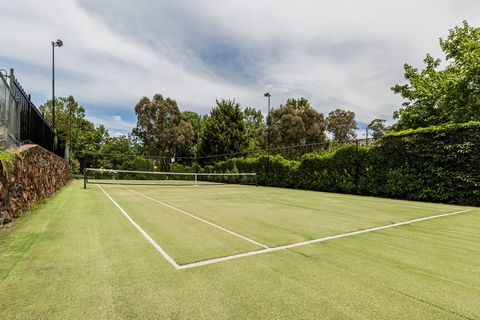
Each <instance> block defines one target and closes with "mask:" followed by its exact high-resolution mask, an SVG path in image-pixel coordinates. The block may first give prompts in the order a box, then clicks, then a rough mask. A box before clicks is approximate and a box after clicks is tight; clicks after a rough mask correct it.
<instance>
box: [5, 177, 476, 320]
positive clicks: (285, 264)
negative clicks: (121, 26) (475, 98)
mask: <svg viewBox="0 0 480 320" xmlns="http://www.w3.org/2000/svg"><path fill="white" fill-rule="evenodd" d="M213 188H216V187H211V188H203V189H201V187H199V190H198V191H196V192H197V193H198V195H197V196H193V195H192V194H186V192H187V189H186V188H185V189H181V190H179V189H174V188H172V189H169V188H163V189H159V190H157V189H155V190H152V189H149V188H144V189H141V187H136V189H135V190H140V189H141V190H142V191H141V192H149V193H150V192H151V195H152V197H153V196H155V197H158V198H159V199H160V200H165V201H167V202H168V201H170V202H168V203H170V204H172V205H175V206H179V207H181V208H182V209H184V210H187V209H188V210H187V211H189V210H191V211H192V213H193V211H195V214H202V216H204V217H208V218H211V219H214V220H215V222H217V223H220V222H222V223H228V224H229V225H228V226H238V228H236V229H235V230H234V231H236V232H240V231H245V232H246V233H248V235H249V236H250V235H251V236H252V237H255V239H263V240H265V241H269V243H268V244H269V245H270V244H276V243H285V242H289V241H290V240H295V239H304V238H309V237H314V236H316V235H317V234H318V235H324V234H328V233H329V232H332V231H334V232H335V233H336V232H337V231H342V230H344V229H345V228H348V227H350V226H353V227H354V229H358V228H361V227H364V226H365V225H369V226H370V225H372V224H376V223H379V224H384V222H387V223H390V222H393V221H402V220H408V219H411V218H415V217H418V216H425V215H430V214H438V213H442V212H452V211H456V210H458V207H453V206H443V205H436V204H426V203H413V202H405V201H396V200H386V199H378V198H377V199H375V198H361V197H353V196H346V195H334V194H324V193H314V192H307V191H294V190H285V189H274V188H253V191H249V190H250V189H248V188H247V187H240V188H235V187H229V186H226V187H220V188H217V189H215V190H212V189H213ZM207 189H208V190H207ZM222 190H223V192H220V191H222ZM123 191H125V190H123ZM123 191H120V190H116V189H113V188H109V189H107V192H111V193H112V196H114V197H115V196H117V197H118V199H117V198H116V199H117V200H119V202H120V201H123V202H125V203H126V202H128V201H126V199H125V198H123V197H122V196H121V194H120V192H123ZM117 192H118V194H116V193H117ZM221 193H226V194H221ZM235 193H238V194H235ZM200 194H201V195H200ZM252 194H253V196H254V197H255V198H259V199H260V200H258V199H253V198H252ZM162 197H165V199H161V198H162ZM242 197H243V200H242ZM167 198H168V199H167ZM121 199H123V200H121ZM215 199H217V200H215ZM220 199H224V200H223V202H228V204H225V203H224V205H225V206H227V209H225V208H224V210H223V211H224V212H223V215H222V212H221V211H222V210H220V209H221V208H218V207H219V202H218V201H220ZM308 199H311V200H308ZM137 200H138V196H137ZM186 200H187V201H186ZM194 200H195V201H202V203H201V204H200V203H198V202H197V203H195V201H194ZM266 200H269V201H266ZM142 201H143V200H142ZM145 201H146V199H145ZM211 201H214V202H215V201H217V202H216V205H214V204H211V208H205V206H206V205H207V204H208V203H210V202H211ZM258 202H265V203H267V202H268V203H270V204H263V206H264V207H263V208H265V209H267V208H277V209H278V212H279V213H277V214H278V219H276V221H277V222H278V223H279V224H278V225H279V226H280V227H278V228H276V227H275V226H276V225H271V224H269V223H268V221H269V219H268V218H271V217H272V216H273V217H274V218H275V217H277V216H276V215H275V212H263V214H262V212H257V211H254V210H255V208H257V204H258ZM278 202H281V203H278ZM242 205H244V207H242ZM258 205H259V204H258ZM144 206H147V207H146V209H148V211H149V212H148V214H145V219H147V216H149V217H150V218H149V219H152V215H153V214H154V212H157V213H158V214H160V215H162V216H164V217H168V218H165V219H166V220H164V221H165V222H166V223H167V222H168V225H169V226H171V227H172V228H175V229H174V230H176V231H175V232H173V231H172V234H171V235H170V237H172V236H175V234H176V235H177V240H178V244H175V243H174V242H172V243H171V246H172V247H171V248H170V249H172V250H173V249H177V250H181V249H180V248H181V247H183V244H188V245H195V246H196V247H197V248H198V250H203V251H202V252H204V253H208V252H210V251H211V253H212V254H213V255H217V254H223V253H224V252H226V251H229V250H230V251H236V250H239V251H243V250H244V249H247V248H246V247H242V246H244V245H245V244H243V243H241V244H239V243H238V242H237V239H232V238H230V236H228V237H225V236H224V235H220V234H218V237H220V238H221V239H222V241H225V242H224V245H223V246H222V245H218V242H217V241H216V240H218V239H216V236H213V234H217V233H214V232H213V231H212V230H208V233H209V235H204V234H201V233H198V231H195V230H197V229H195V228H194V227H195V226H197V225H196V222H195V224H193V222H187V221H186V220H184V219H183V218H178V219H177V218H175V217H173V216H174V214H173V212H170V211H165V210H161V211H157V210H159V208H160V207H159V206H153V205H151V204H148V205H147V204H144ZM407 206H414V207H425V208H436V209H439V210H438V211H437V210H426V209H421V208H413V207H407ZM125 207H127V204H125ZM312 207H313V208H315V207H317V209H318V210H316V211H315V210H314V209H312ZM202 208H203V209H202ZM242 208H243V209H242ZM322 208H324V209H325V210H324V211H325V213H322V212H323V211H322V210H321V209H322ZM130 209H134V208H133V207H132V208H130ZM208 209H215V212H213V210H212V211H211V210H208ZM217 209H218V210H217ZM352 209H355V212H353V211H352ZM335 210H337V212H336V213H337V215H338V216H340V217H338V218H337V219H335V216H336V215H335ZM266 211H267V210H266ZM139 212H140V210H139ZM225 212H226V213H225ZM229 212H231V213H229ZM289 212H290V214H291V215H292V216H294V217H291V218H289V217H288V213H289ZM315 212H317V214H318V215H319V216H320V217H317V216H316V214H315ZM369 212H370V213H371V216H370V217H369V215H368V213H369ZM382 212H383V213H382ZM129 213H130V212H129ZM131 214H132V216H133V215H135V214H136V215H139V214H141V213H133V212H132V213H131ZM307 218H309V219H310V221H304V220H305V219H307ZM250 219H256V220H253V221H250ZM332 219H334V220H332ZM352 219H353V220H355V221H357V222H358V224H353V225H352V224H350V222H349V221H350V220H352ZM243 220H246V221H243ZM146 221H147V220H145V222H146ZM148 221H157V220H156V219H153V220H148ZM239 222H242V223H239ZM174 225H175V226H174ZM289 225H290V226H291V228H288V226H289ZM142 227H145V226H143V225H142ZM198 227H199V228H203V227H200V226H198ZM316 228H318V231H316ZM188 232H194V233H195V236H189V235H187V234H186V233H188ZM263 232H265V233H266V235H264V236H263V235H262V233H263ZM282 232H284V233H285V237H284V238H282V237H281V235H282ZM162 236H163V234H160V233H159V234H158V235H156V237H158V239H156V240H158V241H159V242H160V240H161V241H163V242H165V244H166V243H167V242H168V241H172V239H169V238H168V236H165V238H161V237H162ZM262 237H263V238H262ZM192 242H194V244H192ZM227 243H228V244H227ZM479 243H480V210H479V209H474V210H473V211H471V212H469V213H464V214H460V215H456V216H450V217H445V218H440V219H435V220H430V221H424V222H419V223H416V224H412V225H408V226H401V227H396V228H392V229H387V230H382V231H376V232H371V233H367V234H362V235H357V236H353V237H349V238H343V239H337V240H332V241H329V242H323V243H319V244H315V245H311V246H305V247H300V248H296V249H294V250H285V251H279V252H274V253H270V254H263V255H258V256H253V257H248V258H244V259H239V260H232V261H227V262H224V263H219V264H214V265H209V266H205V267H200V268H195V269H189V270H182V271H176V270H175V269H173V267H172V266H171V265H170V264H169V263H168V262H166V261H165V259H163V257H161V256H160V255H159V254H158V252H157V251H155V249H154V248H153V247H152V246H151V245H150V244H149V243H148V242H147V241H146V240H145V239H144V238H143V237H142V236H141V235H140V234H139V232H138V231H137V230H136V229H135V228H134V227H133V226H132V225H131V224H130V223H129V222H128V221H127V220H126V219H125V218H124V217H123V215H122V214H121V213H120V212H119V211H118V209H117V208H116V207H115V206H114V205H113V204H112V203H111V201H110V200H109V199H108V198H106V197H105V195H104V194H103V193H102V192H101V191H100V190H99V189H98V188H95V187H93V186H89V189H87V190H83V189H82V186H81V183H80V182H74V183H73V184H72V185H70V186H68V187H66V188H65V189H64V190H62V191H60V192H59V193H58V194H57V195H55V196H54V197H53V198H52V199H49V200H48V201H47V203H46V204H45V205H44V206H43V207H42V208H41V209H40V210H38V211H36V212H34V213H31V214H29V215H28V216H26V217H25V218H22V219H20V220H19V221H18V222H16V223H15V224H14V225H13V226H12V227H10V228H8V229H5V230H0V319H14V318H18V319H27V318H28V319H101V318H102V319H131V318H138V319H399V318H403V319H476V318H480V299H478V297H479V296H480V267H479V266H480V245H479ZM202 244H205V245H206V247H207V248H208V249H202V246H201V245H202ZM162 245H163V243H162ZM246 246H247V247H248V246H250V244H248V243H247V244H246ZM183 250H186V249H183ZM182 254H183V256H182V257H183V259H189V258H192V259H195V258H196V257H194V256H192V257H189V255H191V254H192V252H189V251H188V250H186V251H184V252H183V253H182Z"/></svg>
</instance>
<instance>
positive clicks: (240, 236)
mask: <svg viewBox="0 0 480 320" xmlns="http://www.w3.org/2000/svg"><path fill="white" fill-rule="evenodd" d="M124 189H127V190H129V191H131V192H133V193H136V194H138V195H140V196H142V197H144V198H146V199H149V200H151V201H154V202H156V203H159V204H161V205H163V206H165V207H168V208H170V209H173V210H176V211H178V212H180V213H183V214H186V215H187V216H189V217H192V218H194V219H197V220H199V221H202V222H204V223H206V224H209V225H211V226H212V227H215V228H217V229H220V230H222V231H225V232H228V233H230V234H232V235H234V236H236V237H238V238H242V239H243V240H246V241H249V242H251V243H253V244H255V245H257V246H259V247H262V248H265V249H268V247H267V246H266V245H264V244H261V243H259V242H256V241H255V240H252V239H250V238H247V237H245V236H242V235H240V234H238V233H236V232H233V231H232V230H229V229H226V228H224V227H221V226H219V225H218V224H215V223H212V222H210V221H208V220H205V219H202V218H200V217H197V216H195V215H193V214H191V213H188V212H186V211H184V210H182V209H179V208H176V207H174V206H171V205H169V204H167V203H165V202H162V201H159V200H157V199H154V198H152V197H149V196H147V195H145V194H143V193H140V192H138V191H135V190H132V189H130V188H127V187H124Z"/></svg>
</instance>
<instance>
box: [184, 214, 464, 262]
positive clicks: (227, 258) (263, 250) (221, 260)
mask: <svg viewBox="0 0 480 320" xmlns="http://www.w3.org/2000/svg"><path fill="white" fill-rule="evenodd" d="M469 211H472V209H469V210H462V211H456V212H450V213H444V214H439V215H435V216H429V217H424V218H418V219H413V220H408V221H404V222H397V223H392V224H388V225H385V226H380V227H374V228H370V229H364V230H359V231H354V232H348V233H343V234H338V235H334V236H328V237H324V238H319V239H314V240H309V241H303V242H297V243H292V244H287V245H283V246H278V247H273V248H267V249H262V250H257V251H250V252H245V253H239V254H234V255H231V256H226V257H221V258H215V259H210V260H204V261H198V262H193V263H188V264H184V265H181V266H179V267H178V269H191V268H196V267H201V266H206V265H209V264H214V263H219V262H223V261H228V260H233V259H239V258H244V257H249V256H254V255H258V254H264V253H269V252H275V251H280V250H286V249H291V248H296V247H301V246H306V245H310V244H314V243H318V242H323V241H328V240H333V239H339V238H345V237H350V236H354V235H357V234H362V233H367V232H372V231H378V230H383V229H388V228H393V227H398V226H402V225H406V224H411V223H415V222H420V221H425V220H430V219H436V218H441V217H447V216H451V215H455V214H460V213H465V212H469Z"/></svg>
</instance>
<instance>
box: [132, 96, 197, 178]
mask: <svg viewBox="0 0 480 320" xmlns="http://www.w3.org/2000/svg"><path fill="white" fill-rule="evenodd" d="M135 114H136V115H137V125H136V127H135V128H133V131H132V135H133V136H134V137H135V138H136V139H137V140H138V141H139V142H140V143H141V144H142V146H143V148H144V151H145V152H146V153H147V154H149V155H156V156H158V157H165V158H163V160H161V165H162V166H163V168H164V169H168V168H169V163H170V157H176V156H181V155H186V154H190V148H191V146H192V145H193V142H194V136H195V135H194V131H193V126H192V124H191V122H189V121H185V120H183V119H182V114H181V113H180V110H179V109H178V106H177V102H176V101H175V100H173V99H170V98H166V99H164V98H163V97H162V95H160V94H156V95H154V96H153V99H152V100H150V99H149V98H147V97H143V98H142V99H140V101H139V102H138V103H137V105H136V106H135Z"/></svg>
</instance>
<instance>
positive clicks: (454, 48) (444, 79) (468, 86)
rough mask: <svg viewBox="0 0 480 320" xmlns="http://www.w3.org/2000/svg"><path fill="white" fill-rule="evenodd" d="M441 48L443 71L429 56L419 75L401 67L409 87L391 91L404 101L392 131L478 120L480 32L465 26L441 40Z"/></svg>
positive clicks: (465, 23)
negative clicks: (443, 55)
mask: <svg viewBox="0 0 480 320" xmlns="http://www.w3.org/2000/svg"><path fill="white" fill-rule="evenodd" d="M440 47H441V49H442V51H443V52H444V54H445V62H446V66H445V67H444V68H443V69H440V66H441V65H442V61H441V60H440V59H435V58H433V57H432V56H431V55H429V54H427V56H426V58H425V59H424V63H425V68H424V69H422V70H421V71H419V70H418V69H416V68H414V67H412V66H410V65H408V64H405V65H404V70H405V79H406V80H407V82H408V83H407V84H403V85H400V84H397V85H395V86H394V87H392V90H393V92H394V93H396V94H399V95H401V96H402V97H403V99H404V102H403V104H402V105H403V107H402V108H401V109H400V110H398V111H396V112H395V113H394V115H393V117H394V119H398V122H397V123H396V124H395V125H394V126H393V128H392V129H393V130H404V129H409V128H418V127H427V126H431V125H437V124H442V123H447V122H453V123H461V122H468V121H472V120H480V28H473V27H470V26H469V25H468V23H467V22H464V23H463V25H462V26H461V27H458V26H457V27H455V28H454V29H452V30H450V33H449V35H448V37H447V38H446V39H445V40H443V39H440ZM444 65H445V63H444Z"/></svg>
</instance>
